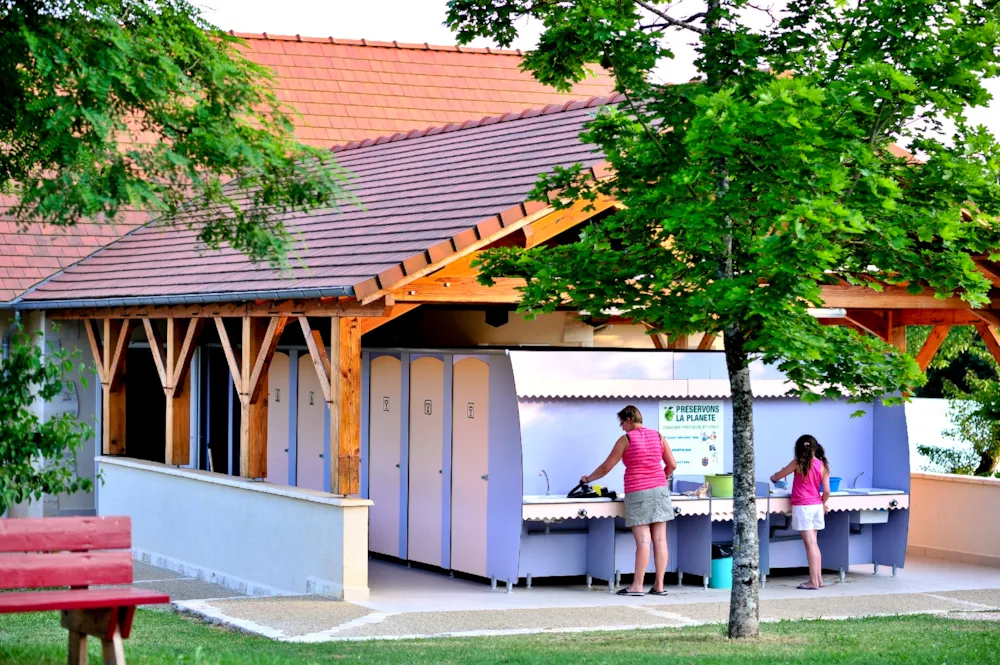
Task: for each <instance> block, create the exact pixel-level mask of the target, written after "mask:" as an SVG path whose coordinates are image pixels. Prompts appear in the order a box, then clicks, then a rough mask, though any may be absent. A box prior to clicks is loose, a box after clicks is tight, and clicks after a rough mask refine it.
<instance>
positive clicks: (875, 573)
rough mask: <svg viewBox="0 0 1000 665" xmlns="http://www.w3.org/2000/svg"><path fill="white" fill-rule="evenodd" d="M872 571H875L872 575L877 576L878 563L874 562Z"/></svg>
mask: <svg viewBox="0 0 1000 665" xmlns="http://www.w3.org/2000/svg"><path fill="white" fill-rule="evenodd" d="M874 569H875V572H874V573H872V574H873V575H878V561H876V562H875V566H874Z"/></svg>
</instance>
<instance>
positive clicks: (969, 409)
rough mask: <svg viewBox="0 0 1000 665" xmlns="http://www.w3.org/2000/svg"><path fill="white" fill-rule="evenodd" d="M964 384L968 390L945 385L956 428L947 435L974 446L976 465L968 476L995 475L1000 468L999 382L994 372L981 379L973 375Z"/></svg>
mask: <svg viewBox="0 0 1000 665" xmlns="http://www.w3.org/2000/svg"><path fill="white" fill-rule="evenodd" d="M965 383H966V385H967V386H968V387H969V388H968V391H965V390H962V389H960V388H957V387H956V386H955V385H953V384H949V385H947V386H946V391H947V392H948V394H949V397H951V402H950V405H949V406H950V413H949V416H950V417H951V421H952V424H953V425H954V426H955V429H954V430H951V431H949V432H946V434H947V435H948V436H950V437H952V438H957V439H960V440H962V441H967V442H969V443H970V444H971V445H972V451H973V453H974V454H975V456H976V464H975V465H973V468H972V469H971V470H969V471H964V472H965V473H972V474H974V475H977V476H992V475H994V474H995V473H996V472H997V467H998V466H1000V380H998V378H997V376H996V374H995V373H994V375H993V376H992V377H988V378H980V377H978V376H976V375H975V374H973V373H972V372H970V373H969V375H968V376H966V378H965ZM961 472H962V471H956V473H961Z"/></svg>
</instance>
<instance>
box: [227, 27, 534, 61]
mask: <svg viewBox="0 0 1000 665" xmlns="http://www.w3.org/2000/svg"><path fill="white" fill-rule="evenodd" d="M227 32H228V33H229V35H231V36H233V37H239V38H240V39H246V40H251V39H258V40H266V41H272V42H319V43H330V44H339V45H343V46H370V47H373V48H396V49H405V50H411V51H455V52H458V53H482V54H488V55H503V56H517V57H521V56H523V55H524V51H522V50H521V49H498V48H493V47H491V46H487V47H485V48H484V47H475V46H459V45H457V44H451V45H448V44H429V43H427V42H424V43H423V44H412V43H406V42H398V41H396V40H393V41H391V42H382V41H373V40H368V39H364V38H362V39H341V38H338V37H333V36H332V35H331V36H330V37H304V36H302V35H300V34H295V35H269V34H268V33H266V32H237V31H235V30H228V31H227Z"/></svg>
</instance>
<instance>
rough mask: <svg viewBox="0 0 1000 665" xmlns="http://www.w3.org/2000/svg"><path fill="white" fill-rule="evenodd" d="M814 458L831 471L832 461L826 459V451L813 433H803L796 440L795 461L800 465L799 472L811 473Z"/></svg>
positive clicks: (805, 474)
mask: <svg viewBox="0 0 1000 665" xmlns="http://www.w3.org/2000/svg"><path fill="white" fill-rule="evenodd" d="M813 458H815V459H818V460H819V461H820V462H822V463H823V469H824V470H825V471H826V472H827V473H829V472H830V463H829V462H828V461H827V459H826V451H825V450H823V446H821V445H820V444H819V441H817V440H816V437H814V436H813V435H812V434H803V435H802V436H800V437H799V438H798V439H797V440H796V441H795V461H796V462H797V463H798V465H799V473H801V474H802V475H803V477H804V476H807V475H809V469H810V468H812V461H813Z"/></svg>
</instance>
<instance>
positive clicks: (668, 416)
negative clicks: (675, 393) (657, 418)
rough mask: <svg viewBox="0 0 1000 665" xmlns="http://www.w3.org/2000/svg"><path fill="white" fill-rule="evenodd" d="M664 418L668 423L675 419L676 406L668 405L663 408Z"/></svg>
mask: <svg viewBox="0 0 1000 665" xmlns="http://www.w3.org/2000/svg"><path fill="white" fill-rule="evenodd" d="M663 419H664V420H666V421H667V422H668V423H669V422H670V421H672V420H673V419H674V407H672V406H668V407H667V408H666V409H664V410H663Z"/></svg>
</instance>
